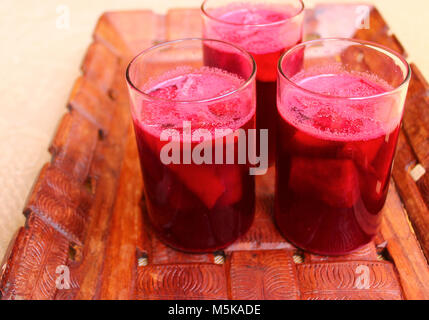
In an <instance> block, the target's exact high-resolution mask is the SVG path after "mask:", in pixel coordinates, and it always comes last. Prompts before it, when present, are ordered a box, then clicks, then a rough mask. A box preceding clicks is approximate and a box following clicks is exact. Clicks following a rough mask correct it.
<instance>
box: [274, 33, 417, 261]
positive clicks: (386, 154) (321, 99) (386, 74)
mask: <svg viewBox="0 0 429 320" xmlns="http://www.w3.org/2000/svg"><path fill="white" fill-rule="evenodd" d="M410 74H411V70H410V67H409V65H408V63H407V62H406V60H405V59H404V58H403V57H402V56H401V55H399V54H398V53H396V52H394V51H392V50H390V49H388V48H385V47H382V46H379V45H377V44H374V43H370V42H364V41H358V40H351V39H321V40H314V41H309V42H305V43H302V44H300V45H297V46H295V47H294V48H292V49H291V50H289V51H288V52H286V53H285V54H284V55H283V56H282V57H281V59H280V61H279V64H278V83H279V86H278V94H277V107H278V116H277V121H278V134H277V157H276V161H277V164H276V169H277V171H276V195H275V221H276V223H277V226H278V228H279V229H280V231H281V232H282V234H283V235H284V236H285V237H286V238H287V239H288V240H289V241H291V242H292V243H294V244H295V245H296V246H298V247H300V248H302V249H305V250H308V251H311V252H314V253H316V254H323V255H342V254H347V253H350V252H352V251H354V250H356V249H358V248H360V247H362V246H363V245H365V244H367V243H368V242H370V241H371V240H372V238H373V237H374V236H375V235H376V233H377V231H378V229H379V226H380V220H381V211H382V208H383V206H384V203H385V200H386V196H387V192H388V189H389V182H390V176H391V169H392V162H393V158H394V154H395V149H396V144H397V140H398V134H399V130H400V126H401V120H402V114H403V110H404V102H405V98H406V94H407V90H408V85H409V81H410Z"/></svg>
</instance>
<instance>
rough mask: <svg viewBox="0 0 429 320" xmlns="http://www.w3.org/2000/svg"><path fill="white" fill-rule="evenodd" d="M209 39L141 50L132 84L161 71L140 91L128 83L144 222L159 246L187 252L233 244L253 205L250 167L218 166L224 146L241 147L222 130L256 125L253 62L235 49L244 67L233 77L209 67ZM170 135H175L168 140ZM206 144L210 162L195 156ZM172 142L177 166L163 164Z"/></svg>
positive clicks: (244, 227)
mask: <svg viewBox="0 0 429 320" xmlns="http://www.w3.org/2000/svg"><path fill="white" fill-rule="evenodd" d="M206 41H207V42H208V43H212V44H213V42H214V41H209V40H204V41H203V40H200V39H193V40H181V41H176V42H172V43H170V44H169V43H166V44H163V45H160V47H161V48H159V49H160V50H157V48H156V47H155V48H153V49H149V50H152V51H153V52H149V53H150V54H151V56H150V57H145V54H144V53H142V56H138V57H137V58H136V59H146V60H142V61H137V62H140V64H141V66H142V67H141V68H140V70H138V69H137V68H136V69H132V65H133V63H136V60H135V61H134V62H132V63H131V64H130V67H129V78H135V79H137V78H138V75H139V74H140V73H144V72H145V71H149V70H154V69H157V70H161V71H159V73H157V74H155V75H154V76H151V77H148V78H146V79H145V80H143V81H140V82H141V85H140V86H139V89H138V90H137V89H136V88H137V87H135V85H134V83H133V84H132V85H131V84H130V83H131V81H130V80H129V86H130V96H131V100H132V102H133V103H132V114H133V121H134V129H135V133H136V139H137V144H138V148H139V155H140V162H141V166H142V172H143V179H144V183H145V195H146V204H147V217H148V219H149V221H150V222H151V225H152V228H153V230H154V231H155V233H156V234H157V235H158V237H159V238H160V239H161V240H162V241H164V242H165V243H167V244H169V245H171V246H173V247H175V248H177V249H181V250H184V251H190V252H207V251H214V250H218V249H222V248H224V247H225V246H227V245H229V244H230V243H232V242H233V241H235V240H236V239H237V238H238V237H239V236H241V235H242V234H244V233H245V232H246V231H247V230H248V229H249V227H250V225H251V223H252V221H253V216H254V203H255V189H254V185H255V183H254V177H253V176H252V175H249V165H248V164H238V163H237V162H234V164H225V163H224V162H222V163H218V162H216V158H215V157H216V153H217V152H219V150H218V149H219V146H220V148H221V149H222V151H223V154H226V149H227V148H233V149H234V150H236V151H237V150H238V146H237V143H238V141H237V139H232V140H227V137H226V136H225V135H223V136H222V135H218V134H217V133H216V130H217V129H229V130H232V131H233V132H235V131H236V130H238V129H244V130H247V129H252V128H254V127H255V105H256V102H255V98H254V90H255V89H254V76H253V73H254V72H252V67H253V61H252V60H251V57H250V56H248V55H247V56H246V54H245V53H244V52H243V51H241V50H239V49H238V48H236V47H232V46H231V48H232V49H230V50H231V51H234V50H235V51H236V52H237V56H236V58H237V63H240V64H241V65H242V66H243V69H241V70H236V72H235V73H232V72H229V71H227V70H224V69H222V68H221V67H217V66H214V65H213V64H211V65H210V66H207V65H206V64H205V63H203V62H204V60H205V58H204V54H203V50H202V47H203V44H204V43H205V42H206ZM195 45H197V46H195ZM216 45H217V46H220V47H221V46H230V45H229V44H225V43H223V42H216ZM168 46H170V48H168ZM185 52H186V54H184V53H185ZM181 54H182V56H181ZM139 57H141V58H139ZM183 57H188V58H186V59H183ZM196 57H197V59H196ZM166 58H169V59H173V60H174V61H175V64H177V66H178V67H176V68H175V67H174V66H172V65H171V63H172V62H171V61H169V59H166ZM154 60H155V61H154ZM245 61H247V64H246V63H245ZM155 62H156V63H155ZM154 65H157V67H156V68H153V66H154ZM145 68H146V69H145ZM164 69H167V71H165V70H164ZM162 70H164V71H162ZM252 79H253V80H252ZM137 82H139V81H137ZM188 125H189V127H188ZM187 130H189V132H187ZM166 133H175V134H171V135H169V138H168V139H165V138H163V135H164V134H166ZM207 135H208V136H207ZM203 136H204V138H203V140H202V137H203ZM166 140H167V141H166ZM202 141H203V143H204V146H208V147H207V148H208V149H204V155H205V156H206V152H207V150H210V152H209V153H208V154H209V155H208V156H207V158H206V159H209V160H210V161H207V162H209V163H206V162H204V163H196V162H195V161H194V160H195V158H194V153H193V152H194V150H195V149H196V148H198V146H201V142H202ZM219 141H220V143H219ZM169 143H171V144H172V145H174V146H175V147H176V149H174V150H172V151H171V153H174V152H178V154H180V156H179V157H180V160H179V161H180V162H179V163H175V162H170V163H166V162H165V161H164V160H163V158H162V152H163V148H164V147H166V145H167V144H169ZM216 143H218V144H216ZM169 154H170V153H169ZM199 154H200V155H201V154H202V153H201V151H200V152H199Z"/></svg>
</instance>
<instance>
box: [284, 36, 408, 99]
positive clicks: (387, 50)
mask: <svg viewBox="0 0 429 320" xmlns="http://www.w3.org/2000/svg"><path fill="white" fill-rule="evenodd" d="M328 41H332V42H340V41H342V42H350V43H355V44H360V45H363V46H365V47H369V48H372V49H373V50H377V51H379V52H381V53H382V54H384V55H386V56H388V54H387V53H390V54H391V55H393V56H395V57H396V58H398V59H399V60H400V61H401V62H402V63H403V64H404V65H405V66H406V68H407V75H406V76H405V77H404V80H403V81H402V82H401V84H399V85H398V86H396V87H395V88H393V89H391V90H388V91H386V92H382V93H378V94H374V95H368V96H364V97H344V96H333V95H327V94H323V93H320V92H316V91H312V90H309V89H306V88H304V87H302V86H300V85H298V84H297V83H295V82H294V81H293V80H291V79H290V78H289V77H288V76H286V75H285V74H284V72H283V68H282V62H283V60H284V59H285V58H286V57H287V56H288V55H290V54H292V53H293V52H294V51H295V50H297V49H299V48H303V47H305V46H307V45H309V44H313V43H321V42H328ZM277 70H278V73H279V74H280V76H282V77H283V78H284V79H285V80H286V81H288V82H289V83H290V84H292V85H293V86H294V87H296V88H298V89H299V90H301V91H304V92H306V93H310V94H312V95H315V96H319V97H322V98H324V99H335V100H338V99H341V100H348V101H360V100H367V99H374V98H380V97H383V96H387V95H391V94H393V93H395V92H397V91H400V90H402V88H403V87H404V86H405V85H407V83H409V81H410V79H411V66H410V64H409V63H408V61H407V60H406V59H405V58H404V57H403V56H402V55H401V54H400V53H398V52H396V51H395V50H393V49H390V48H388V47H386V46H384V45H381V44H378V43H375V42H371V41H365V40H359V39H352V38H321V39H316V40H309V41H305V42H302V43H300V44H297V45H295V46H293V47H292V48H290V49H289V50H288V51H286V52H284V53H283V54H282V55H281V56H280V59H279V60H278V63H277Z"/></svg>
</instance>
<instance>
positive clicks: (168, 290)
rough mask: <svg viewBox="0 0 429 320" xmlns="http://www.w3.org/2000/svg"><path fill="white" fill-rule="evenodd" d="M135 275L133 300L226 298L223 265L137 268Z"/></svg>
mask: <svg viewBox="0 0 429 320" xmlns="http://www.w3.org/2000/svg"><path fill="white" fill-rule="evenodd" d="M137 272H138V277H137V286H136V298H137V299H150V300H159V299H166V300H176V299H186V300H190V299H198V300H200V299H227V298H228V296H227V279H226V277H225V270H224V266H223V265H210V264H173V265H153V266H152V265H150V266H146V267H139V268H138V271H137Z"/></svg>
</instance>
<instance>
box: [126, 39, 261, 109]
mask: <svg viewBox="0 0 429 320" xmlns="http://www.w3.org/2000/svg"><path fill="white" fill-rule="evenodd" d="M187 41H200V42H204V41H211V42H217V43H221V44H224V45H227V46H230V47H233V48H235V49H237V50H239V51H240V52H242V53H244V54H245V55H246V56H247V57H248V58H250V61H251V66H252V72H251V74H250V76H249V77H248V78H247V79H246V80H245V81H244V82H243V83H242V84H241V85H240V86H239V87H238V88H236V89H234V90H231V91H228V92H226V93H224V94H221V95H218V96H215V97H212V98H206V99H197V100H172V99H163V98H159V97H154V96H152V95H150V94H148V93H146V92H144V91H142V90H140V89H139V88H137V87H136V86H135V85H134V83H133V81H132V80H131V77H130V68H131V66H132V65H133V64H134V63H135V62H136V60H137V59H139V58H140V57H142V56H144V55H146V54H147V53H149V52H151V51H155V50H158V49H160V48H162V47H167V46H171V45H173V44H177V43H181V42H187ZM256 68H257V66H256V62H255V59H253V57H252V55H251V54H250V53H249V52H247V51H246V50H244V49H243V48H241V47H239V46H236V45H235V44H232V43H229V42H226V41H222V40H216V39H210V38H184V39H177V40H171V41H165V42H162V43H159V44H156V45H154V46H152V47H150V48H147V49H144V50H143V51H141V52H140V53H139V54H137V55H136V56H135V57H134V58H133V59H132V60H131V61H130V63H129V64H128V67H127V70H126V72H125V76H126V79H127V83H128V84H129V86H130V87H131V88H132V89H133V90H135V91H137V92H138V93H140V94H142V95H143V96H146V97H148V100H156V101H164V102H174V103H203V102H213V101H217V100H220V99H223V98H225V97H228V96H231V95H233V94H235V93H237V92H240V91H242V90H244V89H245V88H246V87H247V86H248V85H249V83H251V82H252V80H253V79H254V78H255V77H256Z"/></svg>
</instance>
